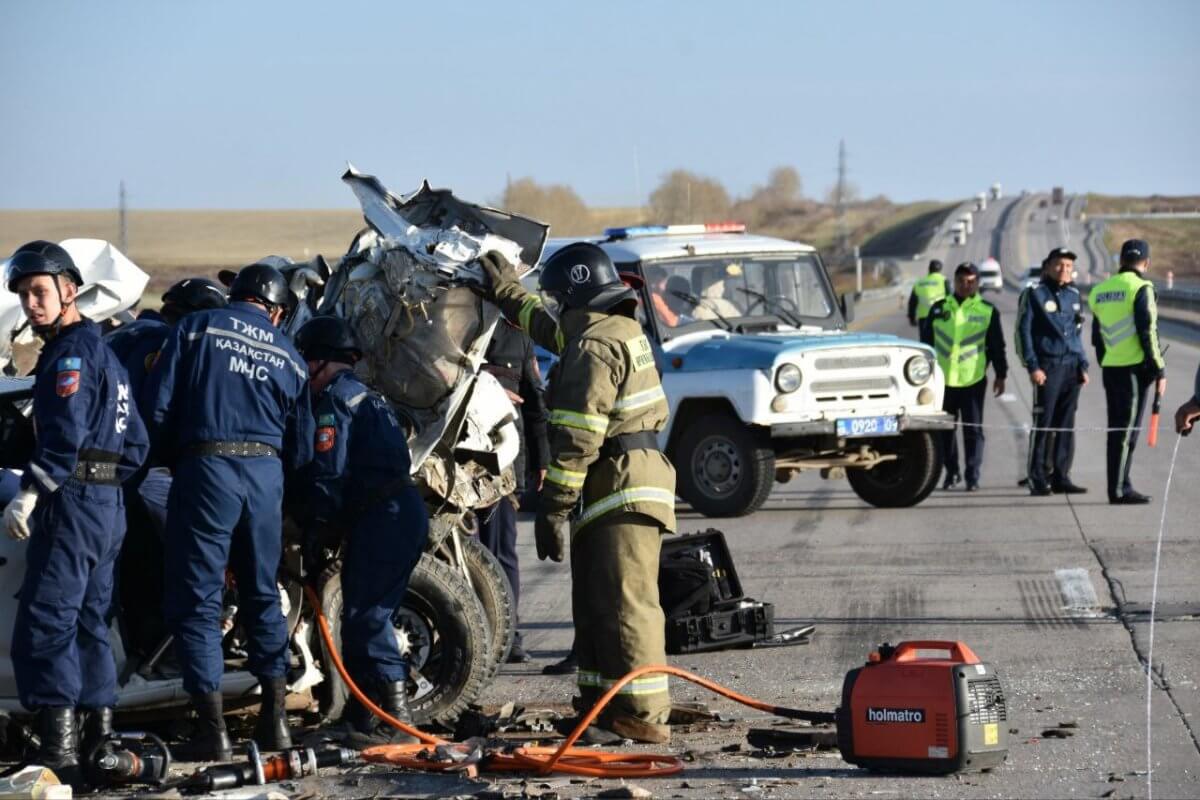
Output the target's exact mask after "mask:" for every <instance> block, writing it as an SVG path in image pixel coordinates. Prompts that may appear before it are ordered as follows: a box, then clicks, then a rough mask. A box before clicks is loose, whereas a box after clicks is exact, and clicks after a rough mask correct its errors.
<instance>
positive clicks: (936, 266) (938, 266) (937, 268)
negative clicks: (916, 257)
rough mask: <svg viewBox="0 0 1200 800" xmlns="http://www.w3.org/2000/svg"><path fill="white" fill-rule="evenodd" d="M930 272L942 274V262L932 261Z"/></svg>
mask: <svg viewBox="0 0 1200 800" xmlns="http://www.w3.org/2000/svg"><path fill="white" fill-rule="evenodd" d="M929 271H930V272H941V271H942V262H941V261H939V260H938V259H936V258H935V259H933V260H932V261H930V262H929Z"/></svg>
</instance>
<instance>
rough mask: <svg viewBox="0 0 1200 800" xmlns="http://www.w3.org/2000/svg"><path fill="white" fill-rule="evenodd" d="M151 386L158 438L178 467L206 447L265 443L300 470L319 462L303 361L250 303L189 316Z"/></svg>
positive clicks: (169, 341) (168, 458) (153, 427)
mask: <svg viewBox="0 0 1200 800" xmlns="http://www.w3.org/2000/svg"><path fill="white" fill-rule="evenodd" d="M148 380H149V382H148V384H147V386H146V394H147V397H148V398H152V401H153V404H154V405H153V407H152V408H151V410H150V413H149V414H148V416H149V418H150V419H151V430H150V432H151V436H152V438H153V439H154V445H155V447H156V448H158V452H159V454H160V456H161V457H162V458H163V459H164V460H165V461H166V463H168V464H170V463H173V462H174V461H175V460H176V459H177V458H178V457H179V455H181V454H182V452H183V450H184V449H185V448H186V447H187V446H188V445H192V444H198V443H200V442H214V441H223V442H261V443H262V444H269V445H271V446H272V447H275V448H276V449H278V450H280V452H281V455H282V457H283V461H284V464H285V465H286V466H287V467H288V468H289V469H292V470H296V469H299V468H301V467H303V466H304V465H305V464H307V463H308V462H310V461H311V460H312V447H313V418H312V405H311V401H310V400H309V393H308V371H307V369H306V367H305V362H304V360H303V359H302V358H301V357H300V354H299V353H297V352H296V348H295V347H294V346H293V345H292V342H291V340H290V339H288V337H287V336H286V335H284V334H283V332H282V331H280V330H279V329H278V328H276V327H275V326H274V325H272V324H271V321H270V320H269V319H268V318H267V313H266V312H265V311H263V310H262V309H261V308H259V307H258V306H255V305H253V304H251V303H242V302H234V303H230V304H229V306H228V307H226V308H219V309H212V310H208V311H197V312H194V313H192V314H188V315H187V316H186V317H184V318H183V319H181V320H180V321H179V323H178V324H177V325H176V326H175V330H174V331H173V332H172V333H171V334H170V336H169V337H168V338H167V343H166V345H165V346H164V347H163V349H162V353H161V354H160V356H159V358H158V363H157V364H156V365H155V366H154V369H153V370H151V372H150V376H149V379H148Z"/></svg>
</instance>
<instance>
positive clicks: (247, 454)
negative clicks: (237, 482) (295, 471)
mask: <svg viewBox="0 0 1200 800" xmlns="http://www.w3.org/2000/svg"><path fill="white" fill-rule="evenodd" d="M184 452H186V453H187V454H188V455H191V456H235V457H238V458H254V457H256V456H275V457H278V456H279V451H278V450H276V449H275V448H274V447H272V446H271V445H269V444H263V443H262V442H196V443H195V444H191V445H188V446H187V448H186V449H185V451H184Z"/></svg>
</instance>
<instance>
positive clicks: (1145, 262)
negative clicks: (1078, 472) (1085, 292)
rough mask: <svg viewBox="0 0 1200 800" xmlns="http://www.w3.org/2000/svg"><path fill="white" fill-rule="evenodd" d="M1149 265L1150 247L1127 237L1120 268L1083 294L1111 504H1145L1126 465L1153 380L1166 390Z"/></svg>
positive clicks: (1130, 460)
mask: <svg viewBox="0 0 1200 800" xmlns="http://www.w3.org/2000/svg"><path fill="white" fill-rule="evenodd" d="M1149 267H1150V245H1149V244H1147V243H1146V242H1144V241H1142V240H1141V239H1130V240H1129V241H1127V242H1125V243H1124V244H1123V245H1121V271H1120V272H1118V273H1117V274H1116V275H1114V276H1113V277H1111V278H1109V279H1108V280H1106V281H1104V282H1103V283H1100V284H1097V285H1096V286H1095V287H1093V288H1092V293H1091V294H1090V295H1089V296H1088V305H1090V306H1091V307H1092V314H1093V315H1094V316H1093V319H1092V345H1093V346H1094V347H1095V348H1096V357H1097V358H1098V359H1099V361H1100V366H1101V367H1102V368H1103V374H1104V394H1105V397H1107V399H1108V428H1109V431H1108V502H1110V503H1112V504H1114V505H1140V504H1143V503H1149V502H1150V498H1149V497H1147V496H1146V495H1144V494H1142V493H1141V492H1138V491H1136V490H1135V489H1134V488H1133V485H1132V484H1131V483H1130V482H1129V467H1130V464H1131V462H1132V461H1133V449H1134V446H1135V445H1137V433H1138V428H1139V427H1140V426H1141V421H1142V411H1143V410H1145V407H1146V395H1147V394H1148V393H1149V391H1150V387H1151V386H1154V385H1155V383H1156V382H1157V384H1158V391H1159V392H1160V393H1161V392H1165V391H1166V388H1167V379H1166V362H1165V361H1163V356H1162V351H1161V350H1160V348H1159V346H1158V307H1157V306H1156V305H1155V298H1154V285H1153V284H1152V283H1150V281H1148V280H1146V279H1145V277H1143V276H1144V275H1145V272H1146V270H1147V269H1148V268H1149Z"/></svg>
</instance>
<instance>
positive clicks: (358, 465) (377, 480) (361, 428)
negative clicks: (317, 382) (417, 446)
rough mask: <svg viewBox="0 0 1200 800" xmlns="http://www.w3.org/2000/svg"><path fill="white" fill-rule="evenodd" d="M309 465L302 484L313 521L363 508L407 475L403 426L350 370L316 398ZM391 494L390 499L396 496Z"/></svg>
mask: <svg viewBox="0 0 1200 800" xmlns="http://www.w3.org/2000/svg"><path fill="white" fill-rule="evenodd" d="M313 413H314V414H315V415H316V421H317V431H316V439H315V443H314V448H313V449H314V451H315V453H314V456H313V463H312V465H311V467H309V471H308V477H309V480H308V481H306V482H305V483H307V484H308V485H309V486H308V488H310V489H311V494H310V496H309V497H308V498H307V500H308V503H309V508H308V510H309V513H310V514H311V516H312V517H313V518H314V520H322V521H324V520H330V519H332V518H334V516H335V515H337V514H338V513H339V512H341V511H343V510H347V511H350V512H357V511H361V510H365V507H366V506H367V505H369V504H370V503H371V502H372V501H373V500H379V499H382V497H380V496H379V492H380V490H381V489H383V488H384V487H389V486H398V484H399V483H400V482H402V481H403V480H406V479H407V478H408V477H409V472H410V471H411V464H412V460H411V457H410V455H409V452H408V441H407V437H406V435H405V430H404V428H403V427H402V426H401V425H400V422H399V421H398V420H397V418H396V414H395V412H394V411H392V408H391V406H389V405H388V403H387V401H386V400H384V399H383V397H381V396H380V395H379V394H378V393H377V392H374V391H372V390H370V389H369V388H367V386H366V384H364V383H363V382H362V381H360V380H359V379H358V377H357V376H356V375H355V374H354V373H353V372H352V371H351V370H345V371H343V372H339V373H338V374H337V375H336V376H334V378H333V380H332V381H330V382H329V385H328V386H326V387H325V390H324V391H322V392H321V394H320V395H319V396H318V397H317V400H316V405H315V408H314V412H313ZM398 493H399V491H398V489H397V490H396V491H391V492H388V494H389V495H395V494H398Z"/></svg>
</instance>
